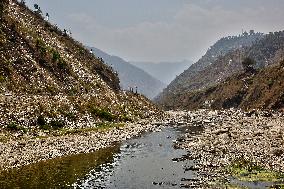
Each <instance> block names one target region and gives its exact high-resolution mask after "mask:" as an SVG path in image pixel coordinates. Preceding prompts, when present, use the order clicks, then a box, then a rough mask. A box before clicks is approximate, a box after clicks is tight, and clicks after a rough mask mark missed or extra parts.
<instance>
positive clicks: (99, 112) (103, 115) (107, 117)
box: [91, 108, 116, 121]
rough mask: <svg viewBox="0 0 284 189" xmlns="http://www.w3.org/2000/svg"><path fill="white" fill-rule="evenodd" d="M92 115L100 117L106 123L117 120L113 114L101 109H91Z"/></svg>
mask: <svg viewBox="0 0 284 189" xmlns="http://www.w3.org/2000/svg"><path fill="white" fill-rule="evenodd" d="M91 113H92V114H93V115H95V116H98V117H99V118H101V119H104V120H106V121H113V120H115V119H116V116H115V115H113V114H111V113H110V112H108V111H106V110H104V109H99V108H91Z"/></svg>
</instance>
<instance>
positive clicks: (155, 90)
mask: <svg viewBox="0 0 284 189" xmlns="http://www.w3.org/2000/svg"><path fill="white" fill-rule="evenodd" d="M90 49H92V50H93V52H94V54H95V55H96V56H97V57H101V58H103V60H104V61H105V62H106V64H108V65H109V66H111V67H112V68H113V70H114V71H116V72H117V73H118V77H119V79H120V85H121V87H122V88H123V89H125V90H129V87H132V88H135V86H137V87H138V92H139V93H141V94H143V95H145V96H147V97H148V98H150V99H152V98H154V97H155V96H156V95H158V94H159V93H160V92H161V91H162V90H163V89H164V88H165V87H166V85H165V84H164V83H162V82H161V81H159V80H158V79H156V78H155V77H154V76H151V75H149V74H148V73H147V72H145V71H144V70H142V69H140V68H138V67H136V66H133V65H132V64H130V63H128V62H126V61H125V60H123V59H122V58H120V57H117V56H111V55H109V54H107V53H105V52H103V51H101V50H100V49H97V48H95V47H91V48H90Z"/></svg>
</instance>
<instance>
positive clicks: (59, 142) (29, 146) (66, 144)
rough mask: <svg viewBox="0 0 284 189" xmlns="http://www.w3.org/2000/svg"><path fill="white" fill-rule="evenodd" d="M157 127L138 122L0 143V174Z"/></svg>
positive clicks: (106, 145) (152, 124)
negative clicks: (0, 172) (0, 171)
mask: <svg viewBox="0 0 284 189" xmlns="http://www.w3.org/2000/svg"><path fill="white" fill-rule="evenodd" d="M160 125H161V124H157V123H155V122H150V121H141V122H140V123H132V124H126V126H124V127H121V128H111V129H109V130H106V131H100V132H95V131H91V132H84V133H81V134H72V135H67V136H60V137H48V138H43V139H40V138H36V139H28V140H27V139H23V140H16V141H9V142H0V162H1V164H0V170H1V169H2V170H5V169H9V168H15V167H20V166H23V165H27V164H31V163H36V162H38V161H42V160H47V159H52V158H55V157H59V156H67V155H72V154H79V153H89V152H93V151H96V150H98V149H101V148H105V147H108V146H110V145H111V144H113V143H115V142H121V141H124V140H127V139H129V138H132V137H136V136H139V135H140V134H141V133H142V132H150V131H155V130H158V129H159V128H160Z"/></svg>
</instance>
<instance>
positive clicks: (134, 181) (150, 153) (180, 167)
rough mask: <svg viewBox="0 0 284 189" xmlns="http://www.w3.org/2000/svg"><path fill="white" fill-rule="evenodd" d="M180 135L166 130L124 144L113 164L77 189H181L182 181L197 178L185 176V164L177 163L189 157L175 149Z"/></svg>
mask: <svg viewBox="0 0 284 189" xmlns="http://www.w3.org/2000/svg"><path fill="white" fill-rule="evenodd" d="M179 132H180V131H178V130H176V129H174V128H165V129H164V130H162V131H161V132H155V133H150V134H147V135H145V136H142V137H141V138H137V139H132V140H129V141H127V142H125V143H123V144H122V145H121V147H120V153H118V154H116V155H115V157H114V162H113V163H112V164H104V165H101V166H100V170H101V171H96V170H94V171H92V172H91V173H90V174H89V175H88V176H87V177H86V178H85V179H84V180H80V181H78V182H77V183H75V184H73V186H74V187H75V188H109V189H116V188H180V183H181V180H182V179H189V178H193V177H194V175H193V174H192V172H185V171H184V168H185V166H190V165H185V162H176V161H173V159H175V158H180V157H181V156H183V155H186V152H185V151H184V150H179V149H174V148H173V142H174V140H176V139H177V136H178V134H179Z"/></svg>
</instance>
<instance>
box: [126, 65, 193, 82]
mask: <svg viewBox="0 0 284 189" xmlns="http://www.w3.org/2000/svg"><path fill="white" fill-rule="evenodd" d="M130 63H131V64H133V65H135V66H137V67H139V68H141V69H143V70H145V71H146V72H147V73H149V74H151V75H152V76H154V77H156V78H157V79H159V80H160V81H162V82H163V83H166V84H167V85H168V84H170V82H171V81H172V80H174V79H175V77H176V76H177V75H179V74H181V73H182V72H184V70H186V69H187V68H188V67H189V66H190V65H191V64H192V63H193V62H192V61H189V60H184V61H180V62H160V63H153V62H135V61H131V62H130Z"/></svg>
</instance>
